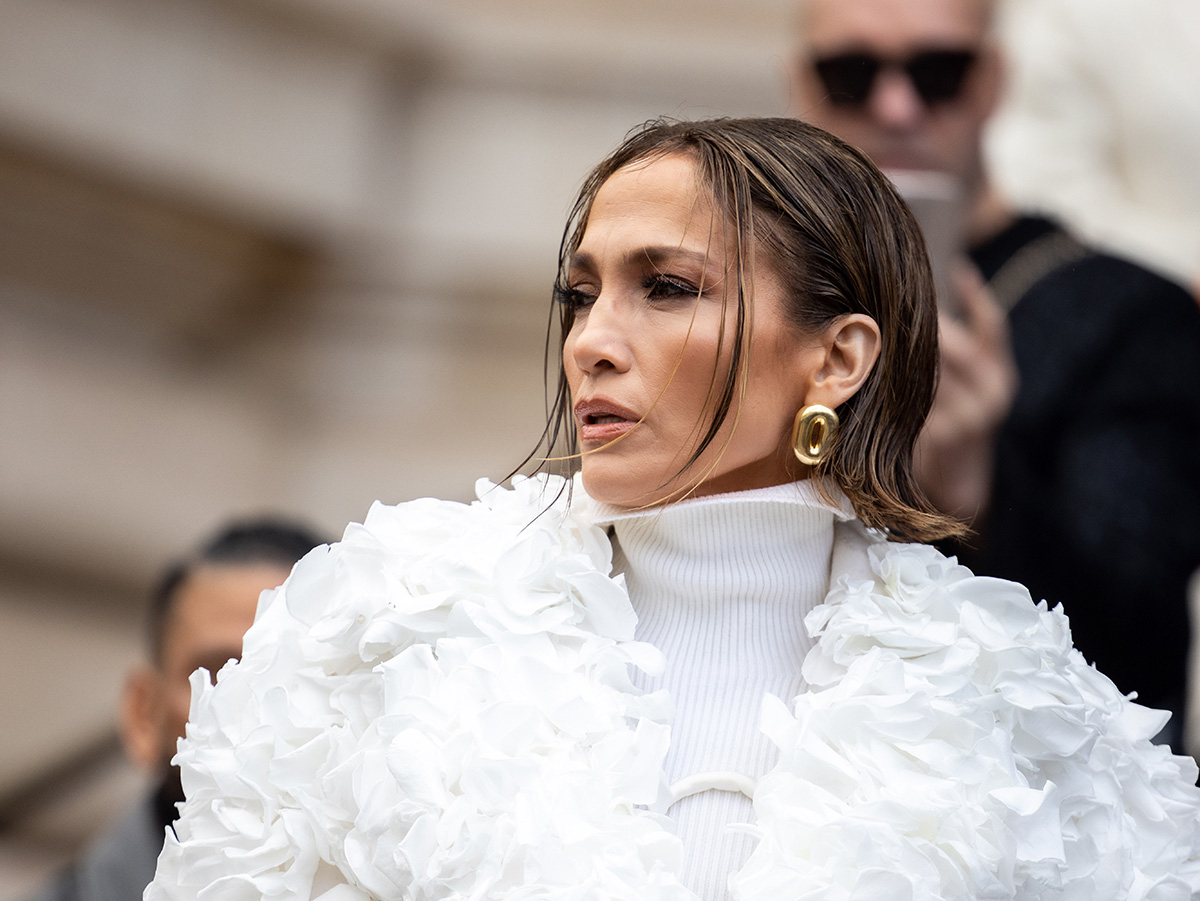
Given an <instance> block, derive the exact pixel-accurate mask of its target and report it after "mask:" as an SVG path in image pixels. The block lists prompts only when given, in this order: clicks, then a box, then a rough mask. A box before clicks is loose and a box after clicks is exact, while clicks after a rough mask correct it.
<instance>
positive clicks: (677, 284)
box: [642, 274, 700, 298]
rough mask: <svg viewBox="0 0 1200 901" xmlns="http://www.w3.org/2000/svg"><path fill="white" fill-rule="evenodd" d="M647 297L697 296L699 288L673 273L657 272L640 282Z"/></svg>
mask: <svg viewBox="0 0 1200 901" xmlns="http://www.w3.org/2000/svg"><path fill="white" fill-rule="evenodd" d="M642 287H643V288H645V290H646V296H648V297H657V298H663V297H699V296H700V289H699V288H697V287H696V286H695V285H693V284H692V283H691V282H689V281H688V280H687V279H683V278H679V277H678V276H674V275H665V274H657V275H651V276H648V277H647V278H646V279H645V281H643V282H642Z"/></svg>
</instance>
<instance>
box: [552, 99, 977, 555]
mask: <svg viewBox="0 0 1200 901" xmlns="http://www.w3.org/2000/svg"><path fill="white" fill-rule="evenodd" d="M669 155H680V156H684V157H686V158H688V159H690V160H692V161H693V162H694V163H695V165H696V174H697V182H698V185H699V189H700V190H701V191H707V192H710V194H711V199H712V202H713V208H714V210H715V211H716V214H717V215H718V216H719V217H724V223H723V225H724V228H721V227H720V226H721V223H718V224H717V227H715V228H714V231H713V233H714V235H716V236H721V235H728V236H730V238H729V240H730V242H731V244H732V248H731V249H732V252H733V256H732V258H727V261H726V265H727V266H728V268H729V272H730V273H731V274H736V285H737V290H736V297H735V298H731V297H730V293H732V292H729V293H727V295H726V303H729V302H735V303H736V305H737V306H736V309H735V311H734V315H733V316H732V317H731V319H732V328H733V334H732V342H731V344H732V347H731V352H730V353H729V354H728V355H727V356H726V357H725V358H724V359H723V360H722V361H718V360H714V370H715V372H714V377H713V383H712V386H711V388H710V391H709V400H710V402H709V407H710V409H711V411H712V413H711V418H710V420H709V422H708V423H707V424H702V425H701V428H700V431H699V433H698V434H700V435H701V436H702V437H701V438H700V440H699V441H698V442H697V445H696V447H695V448H694V449H693V452H692V453H691V455H690V457H689V459H688V460H687V462H685V463H684V464H683V466H682V467H681V469H680V473H679V474H680V475H682V474H683V473H685V472H686V471H687V470H688V468H689V467H691V466H692V464H694V463H695V462H696V460H697V459H698V458H699V456H700V455H701V454H702V453H703V452H704V450H705V449H706V448H708V447H709V446H710V445H712V443H713V441H714V440H715V439H716V437H717V433H718V430H719V429H720V428H721V425H722V423H724V422H725V420H726V419H727V417H728V416H729V415H730V413H731V410H732V409H733V408H734V404H735V400H736V398H737V397H738V394H739V390H741V389H742V388H743V387H744V380H745V373H746V372H747V371H748V361H749V355H750V353H751V335H750V328H749V323H750V321H751V309H750V307H751V305H752V304H753V297H752V293H753V292H752V290H751V286H752V284H753V266H754V265H758V266H768V267H770V268H771V269H772V271H773V272H774V274H775V275H776V276H777V278H778V281H779V283H780V284H781V285H782V286H783V289H784V297H783V304H784V312H785V315H786V316H787V317H788V319H789V320H790V322H791V323H792V325H793V326H794V327H795V329H796V332H797V340H802V339H803V337H804V336H807V335H817V334H820V333H822V332H824V330H825V329H826V328H828V327H829V326H831V325H832V324H833V323H835V322H836V321H837V320H838V319H839V318H840V317H842V316H846V315H848V314H852V313H862V314H865V315H867V316H870V317H871V318H872V319H874V320H875V322H876V323H878V325H879V329H880V333H881V335H882V342H881V351H880V354H879V359H878V361H877V362H876V364H875V366H874V368H873V369H872V371H871V373H870V375H869V376H868V377H867V380H866V382H865V383H864V384H863V386H862V388H861V389H860V390H859V391H858V392H857V393H856V394H855V395H854V396H853V397H851V398H850V399H849V400H847V401H846V402H845V403H843V404H842V405H841V406H840V407H839V408H838V410H837V413H838V416H839V417H840V419H841V427H840V428H839V429H838V432H837V435H836V438H835V439H834V443H833V445H832V447H831V450H830V452H829V453H828V455H827V456H826V457H825V458H824V459H823V460H822V462H820V463H819V464H817V465H816V466H815V467H814V468H813V470H812V472H811V474H810V478H812V479H813V480H814V481H815V483H816V484H817V486H818V487H819V488H822V489H823V490H824V491H825V492H826V493H829V486H830V485H836V486H837V487H838V488H840V489H841V490H842V491H843V492H844V493H845V494H846V496H847V497H848V498H849V500H850V502H851V503H852V504H853V506H854V509H855V512H856V513H857V514H858V516H859V517H860V518H861V519H862V520H863V522H864V523H866V524H867V525H869V526H873V527H875V528H879V529H884V530H886V531H887V533H888V535H889V536H890V537H891V538H893V539H894V540H903V541H931V540H936V539H939V538H944V537H947V536H949V535H957V534H961V533H962V532H963V531H965V530H964V528H963V527H962V525H961V524H959V523H957V522H956V521H954V520H952V519H949V518H947V517H946V516H943V515H942V514H940V513H938V512H937V511H936V510H935V509H934V508H933V506H932V505H931V504H930V502H929V501H928V500H927V499H926V498H925V496H924V494H923V493H922V492H921V490H920V488H919V487H918V486H917V484H916V480H915V478H914V476H913V472H912V457H913V446H914V444H915V442H916V439H917V435H918V433H919V432H920V430H921V427H922V425H923V424H924V422H925V417H926V415H927V414H928V412H929V407H930V405H931V403H932V402H933V394H934V388H935V385H936V381H937V365H938V347H937V307H936V304H935V302H934V288H933V278H932V275H931V273H930V268H929V262H928V259H927V257H926V253H925V244H924V240H923V239H922V237H921V232H920V228H919V227H918V225H917V223H916V221H915V220H914V219H913V217H912V214H911V213H910V212H909V210H908V208H907V207H906V206H905V204H904V202H903V201H902V200H901V199H900V197H899V196H898V195H897V193H896V191H895V190H894V189H893V187H892V185H891V183H890V182H889V181H888V180H887V178H886V177H885V176H884V175H882V174H881V173H880V172H879V170H878V169H877V168H876V167H875V166H874V165H873V164H872V163H871V162H870V160H868V159H867V157H866V156H865V155H864V154H862V153H861V152H860V151H858V150H856V149H854V148H853V147H851V146H850V145H848V144H846V143H845V142H844V141H841V140H839V139H838V138H836V137H834V136H833V135H830V134H829V133H827V132H825V131H822V130H821V129H819V128H816V127H815V126H812V125H808V124H806V123H804V122H801V121H799V120H796V119H789V118H776V119H713V120H707V121H698V122H680V121H672V120H658V121H654V122H650V123H647V124H646V125H644V126H642V127H641V128H639V129H638V130H636V131H634V132H633V133H631V134H630V135H629V136H628V137H627V138H626V139H625V141H624V142H623V143H622V144H621V146H620V147H618V148H617V149H616V150H615V151H613V152H612V153H611V154H610V155H609V156H608V157H607V158H606V159H605V160H604V161H603V162H601V163H600V164H599V165H598V166H597V167H596V168H595V169H594V170H593V171H592V172H591V174H590V175H589V176H588V177H587V179H586V180H585V182H584V184H583V187H582V188H581V189H580V191H579V194H578V196H577V198H576V200H575V204H574V206H573V208H572V211H571V215H570V217H569V219H568V221H567V225H566V227H565V229H564V232H563V239H562V245H561V247H560V251H559V276H558V277H559V281H560V284H561V285H565V284H566V281H567V279H568V276H569V268H570V261H571V257H572V255H573V254H574V253H575V252H576V250H578V248H579V245H580V241H581V240H582V238H583V234H584V231H585V230H586V228H587V224H588V215H589V213H590V211H591V207H592V203H593V202H594V200H595V198H596V194H597V193H598V192H599V190H600V188H601V186H602V185H603V184H604V183H605V181H607V180H608V179H609V178H610V177H611V176H612V175H613V174H614V173H615V172H617V171H618V170H620V169H623V168H624V167H626V166H629V165H632V164H637V163H642V162H648V161H650V160H653V159H657V158H660V157H664V156H669ZM717 239H718V240H720V238H717ZM559 310H560V311H559V314H558V328H559V329H560V333H559V334H558V336H557V341H556V340H553V339H551V340H549V341H548V351H551V350H553V349H554V345H555V344H557V345H558V347H557V350H558V364H557V369H558V376H557V386H556V388H555V389H554V390H553V391H552V392H551V396H550V398H549V400H550V403H549V406H550V411H549V421H548V422H547V426H546V431H545V433H544V435H543V446H544V447H546V448H547V449H548V450H549V449H551V448H554V447H560V448H561V447H562V446H563V445H566V446H568V447H569V448H570V449H571V450H573V451H574V450H577V449H578V436H577V433H576V426H575V420H574V416H573V415H572V409H571V398H570V392H569V389H568V385H567V380H566V373H565V371H564V369H563V366H562V342H563V341H564V340H565V337H566V335H567V333H568V332H569V331H570V329H571V326H572V323H573V322H574V315H575V313H574V310H573V308H572V307H571V306H570V305H567V304H564V305H560V307H559ZM548 365H551V366H553V363H551V362H550V361H549V360H548ZM697 475H698V478H699V477H700V476H702V473H698V474H697Z"/></svg>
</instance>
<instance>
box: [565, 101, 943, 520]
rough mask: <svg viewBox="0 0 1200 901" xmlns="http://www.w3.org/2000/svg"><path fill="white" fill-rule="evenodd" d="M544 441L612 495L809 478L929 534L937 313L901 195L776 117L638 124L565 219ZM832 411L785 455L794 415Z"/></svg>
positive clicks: (877, 515)
mask: <svg viewBox="0 0 1200 901" xmlns="http://www.w3.org/2000/svg"><path fill="white" fill-rule="evenodd" d="M559 265H560V270H559V281H558V284H557V286H556V291H555V293H556V296H557V299H558V301H559V303H560V311H561V329H562V344H561V346H560V350H561V369H560V378H559V393H558V404H557V410H556V416H555V418H554V419H553V420H552V422H551V426H550V428H549V429H548V435H549V438H550V442H551V444H552V445H553V443H554V442H555V440H556V439H557V438H558V437H563V438H566V439H567V440H568V441H569V442H570V443H571V444H572V445H574V448H573V449H575V450H578V451H579V452H580V460H581V468H582V476H583V483H584V486H585V487H586V488H587V490H588V492H589V494H590V495H591V496H592V497H594V498H596V499H597V500H600V501H603V502H605V503H609V504H613V505H616V506H622V507H639V506H649V505H656V504H663V503H671V502H673V501H675V500H678V499H679V498H682V497H686V496H689V495H690V496H696V495H704V494H714V493H720V492H729V491H741V490H746V489H752V488H758V487H766V486H770V485H776V484H782V483H785V482H789V481H795V480H797V479H802V478H814V479H815V480H816V481H817V484H818V485H819V486H820V485H822V484H823V485H825V486H826V489H827V492H828V493H830V494H832V493H833V489H838V490H840V491H841V492H843V493H844V494H845V495H846V497H847V498H848V499H849V500H850V502H851V503H852V504H853V505H854V507H855V510H856V511H857V512H858V513H859V515H860V516H861V517H862V518H863V520H864V521H866V522H868V523H870V524H872V525H875V526H879V527H881V528H887V529H889V530H890V531H891V533H892V534H893V535H894V536H897V537H905V538H909V539H913V538H933V537H941V536H944V535H946V534H948V533H950V532H953V531H955V530H956V528H957V524H954V523H951V522H949V521H947V520H946V519H945V518H944V517H941V516H940V515H938V514H936V513H935V512H934V511H933V510H932V508H931V507H930V506H929V504H928V502H927V501H925V500H924V496H923V495H922V494H921V492H920V489H919V488H917V486H916V484H915V481H914V479H913V476H912V471H911V464H912V450H913V444H914V442H915V440H916V437H917V434H918V432H919V430H920V428H921V425H922V423H923V422H924V419H925V415H926V413H927V412H928V410H929V406H930V403H931V401H932V398H933V388H934V382H935V377H936V367H937V311H936V305H935V303H934V297H933V285H932V280H931V275H930V268H929V263H928V260H927V259H926V257H925V252H924V244H923V242H922V239H921V236H920V231H919V228H918V226H917V224H916V222H915V220H914V219H913V217H912V214H911V212H910V211H909V210H908V208H907V207H906V206H905V205H904V203H903V202H902V201H901V200H900V198H899V196H898V195H897V193H896V191H895V189H894V188H893V187H892V185H891V184H890V183H889V182H888V180H887V179H886V178H884V176H883V175H882V174H881V173H880V172H879V170H878V169H877V168H876V167H875V166H873V165H872V164H871V162H870V161H869V160H868V159H867V158H866V157H865V156H864V155H863V154H862V153H861V152H860V151H858V150H856V149H854V148H853V147H850V146H848V145H847V144H846V143H845V142H843V141H840V140H838V139H837V138H836V137H834V136H832V135H830V134H828V133H826V132H824V131H822V130H820V129H818V128H815V127H813V126H812V125H809V124H807V123H804V122H802V121H798V120H795V119H785V118H780V119H740V120H739V119H718V120H709V121H701V122H671V121H664V122H655V123H650V124H649V125H647V126H646V127H644V128H643V129H641V130H640V131H637V132H635V133H633V134H631V135H630V137H629V138H627V139H626V141H625V142H624V143H623V144H622V145H621V146H620V147H619V148H617V150H615V151H614V152H613V153H612V154H611V155H610V156H609V157H608V158H607V159H605V160H604V161H603V162H601V163H600V164H599V165H598V166H597V167H596V168H595V169H594V170H593V171H592V173H591V174H590V175H589V176H588V178H587V179H586V181H585V183H584V186H583V188H582V190H581V192H580V194H579V195H578V197H577V199H576V202H575V205H574V210H573V213H572V216H571V218H570V221H569V222H568V224H567V228H566V230H565V233H564V238H563V243H562V248H561V252H560V259H559ZM812 405H820V406H822V407H826V408H830V409H833V410H836V412H837V415H838V416H839V417H840V421H841V424H840V426H838V427H836V429H833V430H831V432H830V433H829V434H828V435H827V436H826V437H827V438H828V442H827V443H826V453H824V454H823V455H822V456H821V458H820V460H819V461H818V462H803V457H802V456H801V454H800V452H799V451H797V450H794V449H793V448H794V446H795V445H796V438H795V435H796V431H795V429H796V426H795V425H794V424H795V423H797V422H798V419H797V414H798V412H800V411H801V410H805V409H808V408H809V407H811V406H812Z"/></svg>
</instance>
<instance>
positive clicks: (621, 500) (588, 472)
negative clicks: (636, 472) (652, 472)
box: [583, 466, 673, 507]
mask: <svg viewBox="0 0 1200 901" xmlns="http://www.w3.org/2000/svg"><path fill="white" fill-rule="evenodd" d="M604 469H605V467H594V466H593V467H587V466H585V467H584V469H583V488H584V490H585V491H587V493H588V497H590V498H592V499H593V500H597V501H600V502H601V503H604V504H609V505H611V506H613V507H652V506H654V505H655V504H661V503H662V502H663V501H665V500H666V499H667V498H669V497H671V496H672V491H673V488H672V486H671V485H670V484H668V485H667V486H666V487H662V486H661V483H657V482H656V483H653V484H651V482H650V480H648V479H638V480H636V481H635V480H631V479H629V478H628V477H627V476H625V475H624V473H616V472H605V471H604Z"/></svg>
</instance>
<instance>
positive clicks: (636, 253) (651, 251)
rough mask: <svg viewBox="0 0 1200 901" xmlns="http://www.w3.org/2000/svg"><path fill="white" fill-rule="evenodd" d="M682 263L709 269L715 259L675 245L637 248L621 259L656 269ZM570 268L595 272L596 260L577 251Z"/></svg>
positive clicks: (572, 255)
mask: <svg viewBox="0 0 1200 901" xmlns="http://www.w3.org/2000/svg"><path fill="white" fill-rule="evenodd" d="M680 261H683V262H687V263H693V264H697V265H699V266H702V267H704V268H705V269H707V268H708V267H709V264H711V263H712V262H713V259H712V256H711V255H710V254H708V253H707V252H704V253H702V252H700V251H697V250H687V249H685V248H683V247H679V246H678V245H674V244H663V245H652V246H649V247H637V248H634V249H632V250H629V251H627V252H626V253H624V254H623V255H622V257H621V263H622V264H623V265H626V266H628V265H631V264H633V265H640V264H641V263H650V264H651V265H652V266H654V267H655V268H656V269H660V268H662V267H663V266H664V265H665V264H667V263H676V262H680ZM570 268H571V269H575V268H580V269H590V270H593V271H594V270H595V268H596V259H595V257H593V256H592V255H591V254H590V253H587V252H586V251H580V250H577V251H575V253H573V254H571V260H570Z"/></svg>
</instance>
